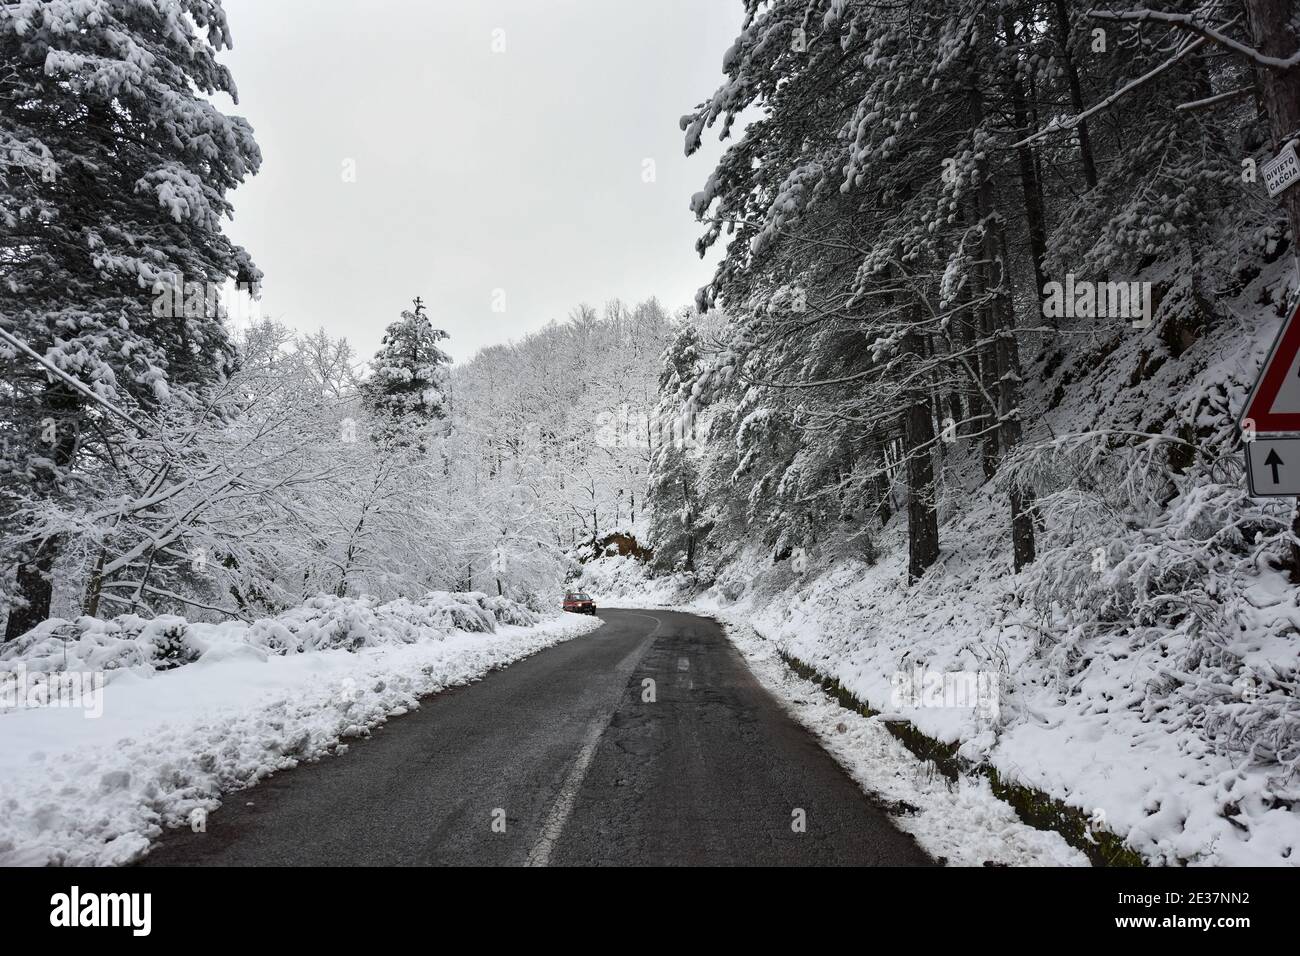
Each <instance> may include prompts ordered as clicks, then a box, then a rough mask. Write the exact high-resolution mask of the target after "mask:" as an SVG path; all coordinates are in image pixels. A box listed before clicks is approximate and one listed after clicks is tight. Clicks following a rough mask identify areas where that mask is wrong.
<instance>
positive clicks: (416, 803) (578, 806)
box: [142, 610, 931, 866]
mask: <svg viewBox="0 0 1300 956" xmlns="http://www.w3.org/2000/svg"><path fill="white" fill-rule="evenodd" d="M600 616H601V618H602V619H603V620H604V621H605V625H604V626H603V627H602V628H601V629H600V630H598V631H596V632H594V633H593V634H591V635H589V636H587V637H582V638H578V639H576V640H572V641H569V642H567V643H564V644H561V645H558V646H556V647H553V648H550V649H548V650H545V651H542V652H541V653H539V654H537V655H535V656H533V657H531V658H528V659H527V660H524V661H520V662H518V663H515V664H512V665H511V666H510V667H508V668H506V669H504V670H501V671H498V672H496V673H494V674H491V675H489V676H488V677H487V678H485V679H484V680H483V681H481V682H479V683H477V684H473V685H471V686H469V687H461V688H454V689H451V690H447V691H444V692H443V693H441V694H437V695H435V696H433V697H430V698H426V699H425V700H424V701H422V702H421V706H420V708H419V709H418V710H416V711H413V712H412V713H410V714H408V715H406V716H403V717H399V718H395V719H393V720H391V721H389V722H388V724H387V725H385V726H384V727H383V728H382V729H380V730H378V731H377V732H376V733H375V735H374V736H373V737H372V738H370V739H367V740H360V741H356V742H354V743H353V744H352V746H351V749H350V750H349V752H348V753H347V754H345V755H343V756H341V757H333V758H327V759H325V760H322V761H320V762H317V763H313V764H306V765H304V766H301V767H298V768H296V769H293V770H288V771H284V772H281V773H278V774H276V775H275V776H273V777H271V778H270V779H268V780H265V781H263V782H262V783H260V784H258V785H257V786H256V787H253V788H251V789H249V790H245V791H241V792H239V793H234V794H230V795H228V796H227V798H226V801H225V804H224V805H223V806H222V808H221V809H220V810H218V811H216V812H215V813H213V814H212V815H211V816H210V817H209V818H208V822H207V832H206V833H192V832H190V831H188V830H175V831H169V832H168V833H167V834H166V835H165V836H164V837H163V839H162V840H161V842H160V844H159V845H158V846H157V847H156V848H155V850H154V851H153V852H152V853H151V854H150V855H149V856H148V857H146V858H145V860H144V861H143V864H142V865H146V866H158V865H254V866H348V865H374V866H394V865H395V866H421V865H453V864H463V865H765V864H766V865H789V864H796V865H797V864H825V865H925V864H929V863H931V861H930V859H929V858H928V857H927V856H926V855H925V853H924V852H922V851H921V850H920V849H919V848H918V847H917V846H916V844H915V842H914V841H913V840H912V838H911V837H910V836H907V835H906V834H904V833H902V832H900V831H899V830H897V829H896V828H895V827H894V826H893V825H892V824H891V823H890V821H889V818H888V817H887V816H886V815H885V814H884V813H882V812H881V811H880V810H879V809H878V808H877V807H876V806H875V805H874V804H873V803H872V802H871V801H870V800H869V799H868V798H867V797H866V796H865V795H864V794H863V793H862V791H861V790H860V789H859V788H858V787H857V785H856V784H854V783H853V781H852V780H851V779H849V777H848V776H847V775H845V773H844V772H843V771H842V770H841V769H840V767H839V766H838V765H837V764H836V763H835V762H834V761H833V760H832V759H831V758H830V757H829V756H828V755H827V754H826V752H825V751H824V750H822V749H821V747H820V746H819V745H818V744H817V742H816V740H814V739H813V737H812V736H811V735H809V734H808V733H807V732H806V731H805V730H804V729H803V728H801V727H800V726H798V725H797V724H795V723H794V721H793V720H791V719H790V718H789V717H788V716H787V715H786V714H785V713H784V712H783V711H782V710H781V708H780V706H779V705H778V704H777V703H776V701H775V700H773V699H772V697H771V696H770V695H769V694H768V693H767V692H766V691H765V690H763V688H762V687H761V686H759V684H758V683H757V681H756V680H755V679H754V677H753V675H752V674H751V673H750V672H749V669H748V668H747V667H746V666H745V663H744V661H743V660H742V659H741V657H740V655H739V654H738V653H737V651H736V650H735V648H733V647H732V646H731V644H730V642H728V641H727V639H726V637H725V636H724V635H723V633H722V631H721V628H720V627H719V625H718V624H717V623H716V622H714V621H711V620H708V619H705V618H700V617H695V616H693V615H689V614H680V613H676V612H667V611H657V610H656V611H623V610H607V611H602V612H601V614H600ZM647 681H653V685H650V684H647V683H646V682H647ZM650 691H653V693H650ZM651 698H652V699H651ZM799 820H803V821H805V826H804V828H803V829H802V830H800V829H799V828H798V827H797V825H796V824H797V822H798V821H799ZM503 831H504V832H503Z"/></svg>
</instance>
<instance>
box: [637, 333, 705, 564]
mask: <svg viewBox="0 0 1300 956" xmlns="http://www.w3.org/2000/svg"><path fill="white" fill-rule="evenodd" d="M700 357H701V356H700V337H699V332H698V331H697V329H696V327H695V325H694V324H693V323H691V322H689V321H688V322H687V323H686V324H684V325H683V326H682V327H681V329H680V330H679V331H678V333H677V336H676V337H675V338H674V339H673V341H672V342H671V343H669V345H668V347H667V348H666V349H665V350H664V353H663V358H662V363H661V368H662V371H661V372H660V376H659V390H660V394H661V395H662V396H663V402H662V404H661V405H660V408H659V413H658V415H659V420H660V422H661V423H662V428H661V431H663V432H666V433H667V434H664V435H663V436H662V441H661V442H660V444H659V448H658V450H657V452H656V454H655V459H654V463H653V467H652V469H651V474H650V505H651V509H652V510H651V520H650V534H651V540H652V541H653V542H654V549H655V564H656V565H657V566H658V567H659V568H661V569H662V570H665V571H685V572H687V573H694V572H695V570H696V559H697V555H698V553H699V551H700V549H701V547H702V545H703V541H704V539H705V537H706V536H707V535H708V532H709V522H708V520H707V519H706V518H704V516H703V515H702V513H701V512H702V502H701V489H700V481H699V475H698V472H697V469H696V462H695V461H694V460H693V458H692V450H693V446H692V443H693V439H694V434H693V433H694V422H693V421H691V419H692V417H693V414H694V409H693V406H691V405H690V403H689V398H690V392H691V390H692V387H693V385H694V383H695V382H696V380H697V377H698V375H699V372H700Z"/></svg>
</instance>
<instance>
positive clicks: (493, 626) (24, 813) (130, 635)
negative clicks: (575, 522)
mask: <svg viewBox="0 0 1300 956" xmlns="http://www.w3.org/2000/svg"><path fill="white" fill-rule="evenodd" d="M503 622H513V623H503ZM600 624H601V622H600V621H599V620H596V619H592V618H588V617H582V616H579V615H574V614H564V615H560V616H558V617H552V618H549V619H546V620H538V619H537V617H536V615H533V614H532V613H531V612H529V611H528V610H527V609H526V608H523V607H522V606H520V605H516V604H513V602H509V601H503V600H501V599H497V598H487V597H485V596H484V595H481V594H447V593H445V592H443V593H437V594H431V595H429V596H428V597H427V598H425V599H424V600H422V601H419V602H411V601H395V602H391V603H389V604H379V603H377V602H375V601H374V600H373V599H368V598H362V599H359V600H353V599H344V598H334V597H320V598H317V599H314V600H313V601H310V602H308V604H307V605H305V606H304V607H302V608H296V609H294V610H292V611H289V612H287V613H286V614H283V615H280V616H279V617H277V618H274V619H270V620H262V621H257V622H255V623H254V624H252V625H245V624H241V623H227V624H220V625H211V624H208V625H205V624H193V623H189V622H186V621H185V620H183V619H181V618H175V617H172V618H159V619H156V620H154V621H150V622H145V621H142V620H140V619H138V618H129V617H124V618H119V619H117V620H115V621H111V622H110V621H97V620H93V619H88V618H82V619H80V620H78V621H76V622H61V621H52V622H47V624H45V625H42V627H41V628H39V629H38V630H37V631H36V632H33V634H31V635H28V637H26V638H24V639H23V640H22V641H20V642H14V643H13V644H10V645H6V647H5V649H4V651H3V659H0V675H2V676H4V677H5V679H7V681H8V684H7V685H0V689H5V688H6V687H7V688H8V695H7V697H4V698H0V700H3V706H0V808H3V812H0V865H51V864H52V865H114V864H125V863H130V862H132V861H134V860H136V859H139V858H140V857H141V856H142V855H144V854H145V853H146V852H147V850H148V848H149V845H150V842H151V841H152V840H154V839H156V838H157V837H158V836H159V834H161V832H162V830H163V828H164V827H169V826H181V825H187V824H188V825H192V826H193V825H201V824H200V821H202V820H203V819H204V818H205V815H206V814H207V813H209V812H211V811H212V810H214V809H216V808H217V807H218V806H220V804H221V800H222V795H224V794H227V793H229V792H230V791H232V790H238V789H241V788H243V787H247V786H250V785H252V784H254V783H256V782H257V781H259V780H261V779H263V778H264V777H266V776H269V775H270V774H272V773H274V772H275V771H277V770H283V769H286V768H289V767H293V766H295V765H296V764H298V763H299V762H300V761H304V760H314V759H317V758H320V757H323V756H326V755H330V754H341V753H344V752H345V751H346V750H347V747H348V745H347V743H346V741H348V740H350V739H353V738H357V737H363V736H366V735H368V734H369V733H370V732H371V731H372V730H373V729H374V728H375V727H377V726H379V725H381V724H383V723H384V722H385V721H387V720H388V719H389V718H390V717H397V716H400V715H402V714H405V713H407V712H408V711H409V710H411V709H413V708H416V707H418V706H419V700H420V698H421V697H424V696H426V695H429V694H434V693H437V692H439V691H441V690H443V689H445V688H447V687H452V686H458V685H462V684H466V683H469V682H472V681H474V680H477V679H479V678H481V677H482V676H483V675H485V674H486V673H487V672H488V671H490V670H492V669H494V668H497V667H502V666H504V665H506V664H509V663H511V662H513V661H516V660H519V659H520V658H523V657H527V656H528V655H530V654H533V653H535V652H537V651H539V650H542V649H543V648H546V647H549V646H551V645H553V644H557V643H559V642H561V641H565V640H569V639H571V638H574V637H578V636H580V635H583V634H587V633H589V632H591V631H592V630H595V629H596V628H598V627H600ZM523 625H527V626H523ZM65 638H66V640H65ZM65 652H66V655H67V657H66V663H65V658H64V656H63V655H64V653H65ZM82 668H86V669H94V670H95V671H96V672H98V673H100V674H102V675H103V676H104V677H105V678H106V679H105V680H104V684H103V687H102V697H101V698H99V700H98V701H97V702H96V703H94V704H92V700H91V698H92V696H93V695H91V694H87V695H86V696H85V697H84V698H83V702H84V703H86V704H88V705H91V706H86V707H68V706H63V707H53V706H47V707H27V706H18V707H15V706H13V704H15V703H20V704H21V701H18V700H16V699H15V694H14V693H13V690H14V688H16V687H17V686H18V685H17V684H16V680H17V679H25V680H26V681H27V682H28V683H27V686H37V685H38V683H39V679H34V678H33V677H32V675H34V674H40V673H42V672H55V673H58V672H63V673H67V672H77V671H79V670H80V669H82ZM24 670H25V671H26V676H25V677H24V675H23V671H24ZM97 711H98V712H99V714H98V716H97V715H96V712H97Z"/></svg>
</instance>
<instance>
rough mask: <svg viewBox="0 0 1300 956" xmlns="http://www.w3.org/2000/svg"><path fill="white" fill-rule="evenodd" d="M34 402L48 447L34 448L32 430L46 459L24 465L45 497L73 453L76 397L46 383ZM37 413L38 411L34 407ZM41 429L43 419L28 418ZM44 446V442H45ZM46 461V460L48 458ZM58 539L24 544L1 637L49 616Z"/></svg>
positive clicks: (56, 489)
mask: <svg viewBox="0 0 1300 956" xmlns="http://www.w3.org/2000/svg"><path fill="white" fill-rule="evenodd" d="M36 407H37V408H40V409H42V411H43V412H44V413H45V414H46V416H47V417H48V419H49V420H50V421H52V422H53V423H54V435H53V447H49V448H48V451H46V452H41V451H38V448H39V447H40V446H39V443H40V442H42V441H45V439H43V438H39V437H37V435H36V434H33V436H32V444H31V449H32V452H31V453H32V454H33V455H42V454H44V455H47V456H48V459H49V462H48V463H45V464H41V465H37V464H36V459H33V460H32V461H31V462H30V464H29V467H31V468H32V470H33V473H34V474H35V476H36V477H35V478H34V479H33V481H32V491H33V493H34V495H35V496H36V497H39V498H43V499H50V498H53V497H55V496H56V495H57V494H58V493H59V485H60V482H61V481H62V479H63V477H64V475H65V473H66V472H67V471H68V469H69V467H70V466H71V465H72V462H73V459H75V458H76V455H77V446H78V444H79V441H80V433H79V430H78V428H79V426H78V422H79V421H80V415H81V401H80V397H79V396H78V395H77V394H76V393H75V392H73V391H72V390H71V389H70V388H68V387H67V386H64V385H59V384H55V385H50V386H48V387H47V388H46V390H45V392H44V394H43V395H42V396H41V397H40V398H39V399H37V401H36ZM37 414H38V415H39V414H41V412H38V413H37ZM33 424H34V426H35V428H36V429H38V433H39V432H43V431H44V429H45V427H46V426H45V424H44V423H43V420H41V421H36V422H34V423H33ZM47 447H48V446H47ZM51 463H52V464H51ZM60 544H61V542H60V540H59V539H58V538H57V537H50V538H46V539H45V540H43V541H33V542H31V543H30V545H29V546H28V547H27V548H26V549H25V553H24V558H23V560H22V561H21V562H20V563H19V564H18V568H17V573H16V576H15V580H14V585H15V587H14V599H13V601H12V602H11V604H10V607H9V620H8V621H6V622H5V640H6V641H11V640H13V639H14V638H16V637H21V636H22V635H23V634H26V633H27V632H28V631H30V630H31V629H32V628H33V627H35V626H36V625H37V624H40V623H41V622H42V621H44V620H46V619H47V618H48V617H49V616H50V603H51V602H52V601H53V599H54V580H53V577H52V575H53V573H54V564H55V561H56V560H57V559H58V555H59V547H60Z"/></svg>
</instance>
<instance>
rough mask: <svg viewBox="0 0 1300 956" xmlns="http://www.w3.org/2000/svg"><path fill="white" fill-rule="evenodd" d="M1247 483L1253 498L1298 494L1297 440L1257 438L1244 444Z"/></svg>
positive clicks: (1299, 457)
mask: <svg viewBox="0 0 1300 956" xmlns="http://www.w3.org/2000/svg"><path fill="white" fill-rule="evenodd" d="M1246 480H1247V482H1249V484H1250V493H1251V495H1252V496H1254V497H1256V498H1271V497H1274V496H1288V497H1289V496H1291V495H1300V437H1297V438H1275V437H1273V436H1270V435H1260V436H1259V437H1257V438H1256V439H1255V440H1254V441H1253V442H1249V443H1247V445H1246Z"/></svg>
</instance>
